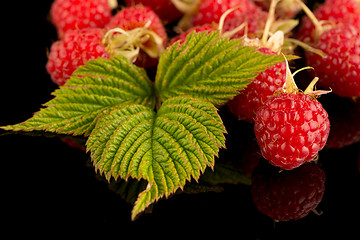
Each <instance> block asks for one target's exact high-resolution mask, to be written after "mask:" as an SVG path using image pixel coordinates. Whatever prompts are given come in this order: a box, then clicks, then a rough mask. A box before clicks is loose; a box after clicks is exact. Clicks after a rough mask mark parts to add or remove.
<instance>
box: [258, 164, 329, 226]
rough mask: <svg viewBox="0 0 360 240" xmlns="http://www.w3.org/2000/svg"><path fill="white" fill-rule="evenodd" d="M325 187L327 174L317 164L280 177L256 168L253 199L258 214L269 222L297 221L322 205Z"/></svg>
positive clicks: (281, 174) (288, 172)
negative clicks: (268, 218)
mask: <svg viewBox="0 0 360 240" xmlns="http://www.w3.org/2000/svg"><path fill="white" fill-rule="evenodd" d="M266 170H267V171H266ZM271 170H273V171H271ZM324 183H325V173H324V171H323V170H321V169H320V168H319V167H318V166H317V165H316V164H315V163H308V164H304V165H302V166H301V167H299V168H297V169H294V170H291V171H282V172H280V173H279V172H278V171H275V170H274V169H270V171H269V169H265V170H263V169H262V170H259V168H257V169H255V171H254V174H253V178H252V185H251V195H252V198H253V201H254V203H255V205H256V207H257V208H258V210H259V211H260V212H261V213H263V214H265V215H267V216H269V217H270V218H272V219H274V220H276V221H289V220H297V219H300V218H303V217H305V216H307V215H308V214H309V212H310V211H313V210H315V208H316V207H317V206H318V204H319V203H320V202H321V199H322V197H323V195H324V192H325V185H324Z"/></svg>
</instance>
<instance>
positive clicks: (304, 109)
mask: <svg viewBox="0 0 360 240" xmlns="http://www.w3.org/2000/svg"><path fill="white" fill-rule="evenodd" d="M329 129H330V123H329V119H328V114H327V112H326V111H325V110H324V108H323V107H322V105H321V104H320V103H319V102H318V101H316V100H315V99H313V98H312V97H310V96H309V95H307V94H304V93H296V94H293V93H286V92H283V93H280V94H279V95H278V96H273V97H271V98H269V99H268V100H267V101H266V102H265V103H264V104H263V106H261V107H260V108H259V110H258V111H257V113H256V116H255V126H254V130H255V135H256V139H257V142H258V144H259V146H260V149H261V153H262V155H263V157H264V158H265V159H267V160H268V161H269V162H270V163H271V164H273V165H275V166H278V167H281V168H282V169H286V170H290V169H293V168H296V167H298V166H300V165H301V164H303V163H304V162H307V161H311V160H313V159H314V158H315V157H316V155H317V154H318V152H319V151H320V150H321V149H322V148H323V147H324V146H325V143H326V140H327V138H328V135H329Z"/></svg>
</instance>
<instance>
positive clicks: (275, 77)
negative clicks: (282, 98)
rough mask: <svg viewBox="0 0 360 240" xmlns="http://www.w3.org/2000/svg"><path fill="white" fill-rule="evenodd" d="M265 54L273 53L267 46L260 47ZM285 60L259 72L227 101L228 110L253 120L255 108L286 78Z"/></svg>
mask: <svg viewBox="0 0 360 240" xmlns="http://www.w3.org/2000/svg"><path fill="white" fill-rule="evenodd" d="M258 51H260V52H262V53H265V54H275V53H274V52H272V51H271V50H270V49H269V48H260V49H259V50H258ZM285 66H286V65H285V62H283V63H278V64H276V65H275V66H273V67H270V68H268V69H267V70H265V71H263V72H261V73H260V74H259V75H258V76H257V77H256V78H255V79H254V80H253V81H252V82H251V83H250V84H249V85H248V86H247V87H246V88H245V89H244V90H242V91H241V92H240V94H239V95H237V96H236V97H235V98H234V99H232V100H231V101H229V102H228V104H227V106H228V109H229V111H230V112H231V113H232V114H234V115H235V116H236V117H237V118H238V119H244V120H247V121H250V122H252V121H254V117H255V114H256V111H257V109H258V108H259V107H260V106H262V105H263V104H264V102H265V101H266V100H267V99H268V98H269V97H271V96H272V95H273V94H274V93H275V92H276V91H278V90H280V89H281V88H282V86H283V85H284V83H285V80H286V72H285Z"/></svg>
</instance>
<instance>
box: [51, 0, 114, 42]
mask: <svg viewBox="0 0 360 240" xmlns="http://www.w3.org/2000/svg"><path fill="white" fill-rule="evenodd" d="M111 12H112V9H111V7H110V6H109V0H55V1H54V3H53V4H52V6H51V9H50V16H51V19H52V21H53V24H54V25H55V27H56V29H57V31H58V36H59V37H60V38H62V37H63V35H64V33H65V32H66V31H68V30H75V29H83V28H102V27H104V26H105V25H106V24H107V23H108V22H109V21H110V18H111Z"/></svg>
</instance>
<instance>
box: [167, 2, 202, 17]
mask: <svg viewBox="0 0 360 240" xmlns="http://www.w3.org/2000/svg"><path fill="white" fill-rule="evenodd" d="M171 2H172V3H173V4H174V5H175V7H176V8H177V9H178V10H179V11H180V12H182V13H184V14H186V15H193V14H195V13H196V12H197V10H198V7H199V5H200V3H201V1H200V0H171Z"/></svg>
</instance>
